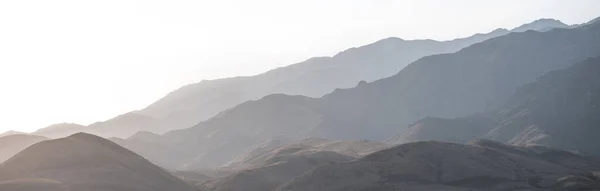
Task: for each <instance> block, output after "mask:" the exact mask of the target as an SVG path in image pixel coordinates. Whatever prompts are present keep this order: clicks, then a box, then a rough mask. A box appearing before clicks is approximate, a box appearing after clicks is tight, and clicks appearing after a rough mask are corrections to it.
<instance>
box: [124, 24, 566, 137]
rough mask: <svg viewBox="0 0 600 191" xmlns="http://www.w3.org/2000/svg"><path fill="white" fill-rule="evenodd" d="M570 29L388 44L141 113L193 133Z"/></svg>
mask: <svg viewBox="0 0 600 191" xmlns="http://www.w3.org/2000/svg"><path fill="white" fill-rule="evenodd" d="M566 27H568V26H567V25H565V24H563V23H561V22H560V21H556V20H549V19H546V20H539V21H534V22H533V23H530V24H526V25H523V26H521V27H518V28H516V29H514V30H511V31H509V30H506V29H498V30H494V31H492V32H490V33H487V34H476V35H473V36H471V37H467V38H461V39H456V40H451V41H443V42H442V41H434V40H403V39H400V38H387V39H383V40H380V41H377V42H375V43H373V44H369V45H365V46H362V47H358V48H351V49H348V50H346V51H343V52H340V53H339V54H337V55H335V56H333V57H315V58H311V59H308V60H306V61H304V62H301V63H297V64H293V65H290V66H286V67H281V68H277V69H274V70H271V71H268V72H265V73H263V74H260V75H256V76H248V77H234V78H226V79H218V80H205V81H202V82H199V83H196V84H190V85H187V86H184V87H181V88H180V89H178V90H176V91H173V92H171V93H169V94H168V95H167V96H165V97H164V98H162V99H160V100H158V101H157V102H155V103H153V104H151V105H150V106H148V107H147V108H145V109H143V110H141V111H138V112H139V113H141V114H144V115H148V116H152V117H154V118H156V119H160V120H161V123H162V127H160V128H157V129H154V130H150V131H154V132H157V133H163V132H166V131H169V130H174V129H181V128H187V127H190V126H192V125H195V124H197V123H198V122H201V121H203V120H205V119H208V118H210V117H212V116H214V115H216V114H217V113H218V112H221V111H223V110H225V109H228V108H231V107H234V106H236V105H238V104H240V103H243V102H245V101H249V100H257V99H260V98H262V97H264V96H266V95H269V94H288V95H304V96H309V97H320V96H323V95H325V94H328V93H330V92H332V91H333V90H334V89H336V88H350V87H353V86H355V85H356V84H357V83H358V82H359V81H361V80H364V81H367V82H371V81H374V80H378V79H381V78H384V77H388V76H391V75H394V74H395V73H397V72H398V71H399V70H400V69H402V68H403V67H405V66H406V65H407V64H409V63H411V62H413V61H415V60H417V59H419V58H421V57H424V56H429V55H433V54H442V53H452V52H456V51H458V50H460V49H462V48H464V47H467V46H470V45H472V44H475V43H479V42H482V41H484V40H487V39H491V38H494V37H498V36H502V35H506V34H508V33H510V32H517V31H521V30H523V31H524V30H548V29H551V28H566ZM136 130H140V129H136ZM141 130H148V129H141ZM133 132H135V131H133Z"/></svg>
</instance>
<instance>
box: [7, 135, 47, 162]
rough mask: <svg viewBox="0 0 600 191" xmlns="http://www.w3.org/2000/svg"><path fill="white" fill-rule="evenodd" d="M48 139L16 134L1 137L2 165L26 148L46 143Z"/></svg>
mask: <svg viewBox="0 0 600 191" xmlns="http://www.w3.org/2000/svg"><path fill="white" fill-rule="evenodd" d="M47 139H48V138H46V137H42V136H36V135H26V134H14V135H7V136H3V137H0V163H2V162H4V161H6V160H8V159H9V158H10V157H12V156H14V155H15V154H17V153H19V152H21V151H22V150H24V149H25V148H27V147H29V146H31V145H33V144H36V143H38V142H41V141H45V140H47Z"/></svg>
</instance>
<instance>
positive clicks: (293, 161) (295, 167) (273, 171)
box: [197, 145, 355, 191]
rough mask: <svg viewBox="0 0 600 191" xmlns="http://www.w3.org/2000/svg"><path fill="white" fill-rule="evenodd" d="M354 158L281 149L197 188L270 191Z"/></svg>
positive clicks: (335, 153)
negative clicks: (323, 168)
mask: <svg viewBox="0 0 600 191" xmlns="http://www.w3.org/2000/svg"><path fill="white" fill-rule="evenodd" d="M353 159H355V157H352V156H348V155H343V154H340V153H337V152H333V151H321V150H314V149H309V148H304V147H301V146H300V147H298V146H293V145H290V146H284V147H280V148H277V149H274V150H273V151H271V152H269V154H268V156H266V157H264V158H263V157H259V158H255V159H254V160H253V162H254V163H253V167H249V168H247V169H244V170H240V171H238V172H235V173H233V174H231V175H228V176H225V177H221V178H217V179H213V180H208V181H206V182H203V183H201V184H198V185H197V187H198V189H199V190H201V191H204V190H206V191H208V190H211V191H238V190H247V191H254V190H256V191H260V190H272V189H274V188H276V187H277V186H279V185H281V184H283V183H285V182H287V181H289V180H291V179H293V178H294V177H296V176H298V175H300V174H302V173H304V172H306V171H308V170H310V169H312V168H315V167H317V166H319V165H322V164H329V163H334V162H348V161H351V160H353Z"/></svg>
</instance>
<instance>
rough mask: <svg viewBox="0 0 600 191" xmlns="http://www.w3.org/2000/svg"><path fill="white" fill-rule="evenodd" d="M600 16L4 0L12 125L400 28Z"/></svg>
mask: <svg viewBox="0 0 600 191" xmlns="http://www.w3.org/2000/svg"><path fill="white" fill-rule="evenodd" d="M597 16H600V1H598V0H569V1H567V0H494V1H488V0H486V1H483V0H453V1H448V0H403V1H401V0H397V1H393V0H362V1H359V0H297V1H292V0H253V1H247V0H218V1H217V0H206V1H203V0H195V1H193V0H168V1H167V0H163V1H158V0H138V1H135V0H102V1H91V0H52V1H48V0H1V1H0V132H3V131H6V130H9V129H13V130H20V131H33V130H35V129H38V128H42V127H44V126H47V125H50V124H53V123H59V122H76V123H81V124H89V123H92V122H95V121H98V120H105V119H108V118H111V117H113V116H116V115H118V114H121V113H124V112H127V111H131V110H135V109H140V108H143V107H144V106H146V105H148V104H150V103H152V102H153V101H155V100H156V99H158V98H160V97H162V96H163V95H164V94H166V93H168V92H170V91H172V90H174V89H176V88H178V87H180V86H182V85H185V84H189V83H193V82H197V81H200V80H201V79H214V78H222V77H229V76H238V75H252V74H257V73H260V72H264V71H266V70H268V69H272V68H274V67H278V66H285V65H289V64H293V63H295V62H299V61H302V60H304V59H307V58H309V57H313V56H331V55H334V54H335V53H337V52H339V51H342V50H344V49H347V48H350V47H353V46H360V45H364V44H368V43H371V42H374V41H376V40H379V39H383V38H386V37H391V36H396V37H401V38H404V39H421V38H431V39H436V40H448V39H453V38H456V37H464V36H469V35H471V34H474V33H477V32H488V31H491V30H493V29H495V28H500V27H502V28H513V27H516V26H518V25H520V24H523V23H526V22H530V21H533V20H535V19H538V18H556V19H559V20H561V21H563V22H565V23H567V24H574V23H582V22H585V21H588V20H590V19H592V18H595V17H597Z"/></svg>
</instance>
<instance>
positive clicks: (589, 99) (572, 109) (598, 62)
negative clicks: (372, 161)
mask: <svg viewBox="0 0 600 191" xmlns="http://www.w3.org/2000/svg"><path fill="white" fill-rule="evenodd" d="M599 112H600V57H596V58H590V59H587V60H585V61H583V62H582V63H579V64H576V65H574V66H571V67H569V68H567V69H564V70H558V71H553V72H550V73H548V74H546V75H544V76H541V77H540V78H538V79H537V80H536V81H535V82H534V83H531V84H527V85H525V86H523V87H521V88H520V89H519V90H518V91H517V93H515V95H514V96H512V97H511V98H510V99H509V101H508V103H507V104H506V105H505V106H503V107H501V108H499V109H496V110H495V111H493V112H487V113H482V114H477V115H473V116H470V117H466V118H458V119H436V118H426V119H424V120H421V121H419V122H417V123H416V124H415V125H413V126H412V127H410V128H409V129H408V130H407V132H404V133H402V134H400V135H399V136H398V137H396V138H393V139H392V140H391V142H392V143H395V144H402V143H408V142H414V141H424V140H439V141H449V142H456V143H465V142H467V141H470V140H473V139H475V138H478V137H479V138H487V139H493V140H497V141H501V142H506V143H510V144H514V145H529V144H542V145H548V146H552V147H557V148H563V149H571V150H577V151H581V152H586V153H589V154H594V155H600V147H599V146H598V145H600V142H599V141H598V139H597V135H599V134H600V129H598V127H599V126H600V121H599V120H598V116H600V113H599Z"/></svg>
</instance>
